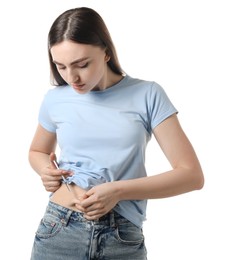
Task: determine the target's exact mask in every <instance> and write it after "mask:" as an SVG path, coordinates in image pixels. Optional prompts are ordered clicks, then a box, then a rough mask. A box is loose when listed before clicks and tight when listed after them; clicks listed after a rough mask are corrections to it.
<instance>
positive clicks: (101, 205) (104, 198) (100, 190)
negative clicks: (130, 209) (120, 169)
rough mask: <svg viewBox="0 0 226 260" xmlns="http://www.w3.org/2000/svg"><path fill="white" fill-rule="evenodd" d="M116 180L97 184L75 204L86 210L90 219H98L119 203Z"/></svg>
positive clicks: (87, 217)
mask: <svg viewBox="0 0 226 260" xmlns="http://www.w3.org/2000/svg"><path fill="white" fill-rule="evenodd" d="M115 187H116V182H107V183H103V184H100V185H97V186H95V187H93V188H91V189H90V190H89V191H87V192H86V193H85V194H84V195H83V196H82V197H80V198H78V199H76V200H75V201H74V202H75V206H76V208H77V209H78V210H80V211H82V212H84V213H85V214H84V217H85V218H86V219H88V220H96V219H99V218H100V217H102V216H103V215H105V214H107V213H108V212H109V211H110V210H111V209H112V208H114V207H115V205H116V204H117V203H118V201H119V199H118V198H117V192H116V189H115Z"/></svg>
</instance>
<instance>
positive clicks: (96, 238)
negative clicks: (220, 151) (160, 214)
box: [29, 7, 204, 260]
mask: <svg viewBox="0 0 226 260" xmlns="http://www.w3.org/2000/svg"><path fill="white" fill-rule="evenodd" d="M48 51H49V61H50V67H51V75H52V81H53V85H55V87H54V88H53V89H51V90H49V91H48V92H47V94H46V95H45V97H44V100H43V102H42V104H41V108H40V112H39V125H38V127H37V131H36V133H35V135H34V138H33V141H32V143H31V146H30V151H29V161H30V164H31V166H32V168H33V169H34V170H35V171H36V172H37V173H38V174H39V175H40V177H41V179H42V182H43V185H44V187H45V189H46V191H48V192H51V196H50V201H49V204H48V206H47V209H46V212H45V215H44V217H43V219H42V221H41V223H40V225H39V227H38V230H37V233H36V237H35V241H34V245H33V250H32V256H31V259H32V260H43V259H48V260H51V259H54V260H58V259H65V260H66V259H68V260H69V259H78V260H79V259H134V260H135V259H137V260H138V259H139V260H143V259H147V252H146V247H145V243H144V237H143V233H142V224H143V221H144V220H145V214H146V204H147V200H148V199H157V198H166V197H171V196H176V195H179V194H182V193H186V192H190V191H193V190H198V189H201V188H202V187H203V183H204V177H203V173H202V169H201V166H200V163H199V161H198V158H197V156H196V154H195V151H194V150H193V148H192V145H191V144H190V142H189V140H188V138H187V137H186V135H185V133H184V132H183V130H182V128H181V126H180V124H179V122H178V118H177V110H176V109H175V107H174V106H173V104H172V103H171V101H170V100H169V98H168V97H167V95H166V93H165V92H164V90H163V89H162V87H161V86H159V85H158V84H157V83H155V82H149V81H145V80H140V79H134V78H132V77H130V76H129V75H127V74H126V73H124V72H123V70H122V69H121V67H120V65H119V61H118V58H117V54H116V50H115V48H114V45H113V42H112V40H111V37H110V34H109V32H108V30H107V28H106V25H105V24H104V21H103V20H102V18H101V17H100V16H99V14H98V13H96V12H95V11H94V10H92V9H90V8H85V7H82V8H75V9H71V10H68V11H65V12H64V13H63V14H61V15H60V16H59V17H58V18H57V19H56V20H55V21H54V23H53V25H52V26H51V28H50V31H49V36H48ZM152 134H153V135H154V136H155V138H156V140H157V141H158V143H159V145H160V147H161V149H162V151H163V152H164V154H165V156H166V158H167V159H168V160H169V162H170V164H171V166H172V169H169V171H167V172H163V173H161V174H156V175H154V176H148V175H147V173H146V170H145V148H146V145H147V143H148V141H149V140H150V139H151V136H152ZM57 145H59V148H60V155H59V161H58V162H57V163H56V155H55V153H56V146H57ZM58 165H59V168H58Z"/></svg>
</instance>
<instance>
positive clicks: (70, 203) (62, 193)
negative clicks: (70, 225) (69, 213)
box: [50, 184, 86, 211]
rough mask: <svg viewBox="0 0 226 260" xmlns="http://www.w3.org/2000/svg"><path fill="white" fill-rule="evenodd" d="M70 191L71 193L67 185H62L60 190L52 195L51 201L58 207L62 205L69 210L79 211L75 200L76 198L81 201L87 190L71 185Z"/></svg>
mask: <svg viewBox="0 0 226 260" xmlns="http://www.w3.org/2000/svg"><path fill="white" fill-rule="evenodd" d="M70 189H71V191H69V190H68V189H67V186H66V185H65V184H62V185H61V186H60V188H59V189H58V190H56V191H55V192H54V193H53V194H52V196H51V198H50V201H52V202H54V203H56V204H58V205H61V206H63V207H65V208H69V209H72V210H74V211H79V210H78V209H77V208H76V207H75V203H74V200H75V198H76V199H79V197H81V196H82V195H83V194H84V193H85V192H86V190H84V189H82V188H80V187H78V186H76V185H74V184H72V185H70Z"/></svg>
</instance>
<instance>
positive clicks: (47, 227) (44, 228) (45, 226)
mask: <svg viewBox="0 0 226 260" xmlns="http://www.w3.org/2000/svg"><path fill="white" fill-rule="evenodd" d="M61 228H62V223H61V220H60V219H59V218H58V217H57V216H55V215H51V214H49V213H46V214H45V215H44V217H43V218H42V219H41V221H40V224H39V226H38V229H37V232H36V237H38V238H50V237H54V236H55V235H56V234H57V233H59V231H60V230H61Z"/></svg>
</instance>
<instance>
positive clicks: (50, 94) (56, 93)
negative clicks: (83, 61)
mask: <svg viewBox="0 0 226 260" xmlns="http://www.w3.org/2000/svg"><path fill="white" fill-rule="evenodd" d="M70 92H71V88H70V87H69V86H68V85H64V86H54V87H52V88H50V89H49V90H48V91H47V92H46V93H45V94H44V101H45V102H47V101H48V102H50V101H56V100H57V99H59V98H60V99H62V98H64V97H66V96H68V95H70Z"/></svg>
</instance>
